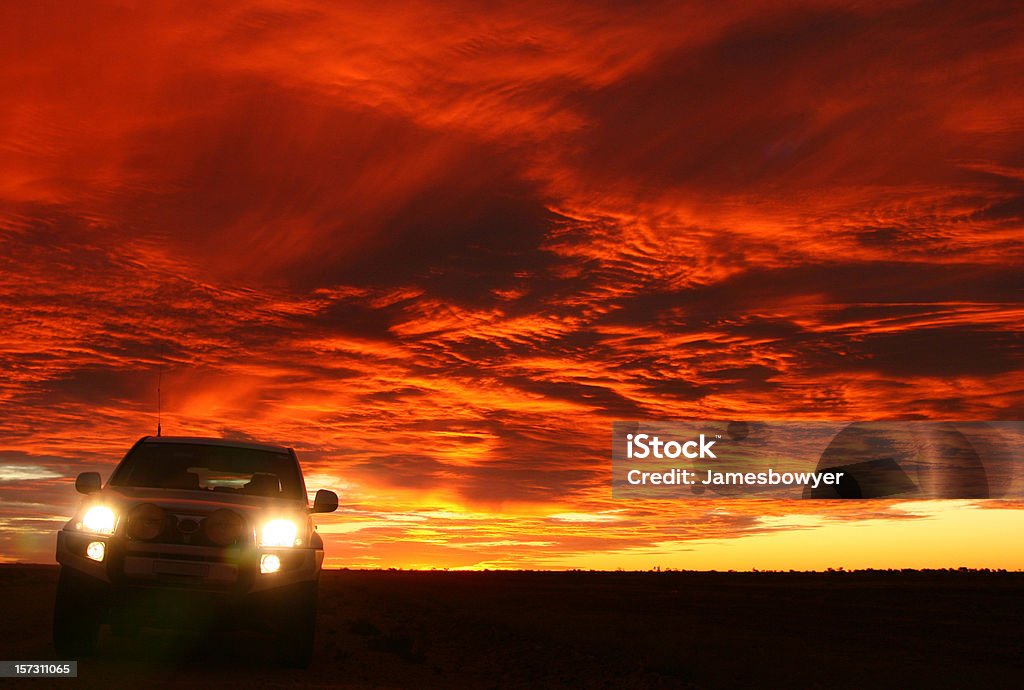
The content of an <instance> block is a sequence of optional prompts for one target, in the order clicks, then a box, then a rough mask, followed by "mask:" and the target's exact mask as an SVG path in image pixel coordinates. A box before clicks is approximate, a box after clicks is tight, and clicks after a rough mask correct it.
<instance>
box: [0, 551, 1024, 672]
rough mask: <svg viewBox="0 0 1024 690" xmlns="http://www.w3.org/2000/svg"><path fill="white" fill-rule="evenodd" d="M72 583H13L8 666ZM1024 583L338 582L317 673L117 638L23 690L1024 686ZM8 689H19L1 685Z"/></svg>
mask: <svg viewBox="0 0 1024 690" xmlns="http://www.w3.org/2000/svg"><path fill="white" fill-rule="evenodd" d="M56 581H57V569H56V567H50V566H27V565H10V566H3V567H0V605H2V611H3V616H2V617H0V659H26V660H40V659H54V658H55V657H54V653H53V649H52V647H51V645H50V616H51V613H52V604H53V595H54V589H55V586H56ZM1022 631H1024V573H995V572H993V573H988V572H945V571H937V572H936V571H930V572H855V573H687V572H661V573H597V572H560V573H545V572H482V573H471V572H436V571H430V572H407V571H329V572H324V574H323V577H322V579H321V585H320V613H319V622H318V638H317V649H316V656H315V658H314V660H313V663H312V665H311V666H310V667H309V668H308V669H304V670H300V671H296V670H290V669H286V668H280V667H278V666H277V665H276V664H275V662H274V661H273V660H272V659H273V654H272V651H273V643H272V642H270V641H268V640H264V639H261V638H259V637H255V636H252V635H236V636H228V635H223V634H221V635H217V636H214V637H213V638H209V639H204V638H199V637H196V636H190V635H181V634H168V633H166V632H160V631H144V633H143V634H141V635H138V636H137V637H134V638H130V639H125V638H117V637H114V636H112V635H111V634H110V633H109V631H106V629H105V632H104V634H103V635H102V648H101V651H100V653H99V655H98V656H97V657H96V658H93V659H88V660H82V661H81V662H80V664H79V677H78V678H77V679H76V680H56V679H46V680H19V681H9V682H12V683H13V682H17V684H18V685H19V686H21V687H40V688H41V687H70V686H75V687H89V688H105V689H109V688H121V687H218V688H267V687H270V688H273V687H302V688H321V687H353V688H414V687H416V688H422V687H438V688H450V687H472V688H549V687H566V688H575V687H593V688H620V687H626V688H686V687H696V688H705V687H706V688H715V687H794V688H832V687H857V688H861V687H872V686H874V687H1021V684H1022V679H1024V642H1022V637H1021V634H1022ZM0 682H2V681H0Z"/></svg>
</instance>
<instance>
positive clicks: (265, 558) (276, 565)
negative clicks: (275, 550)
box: [100, 553, 281, 573]
mask: <svg viewBox="0 0 1024 690" xmlns="http://www.w3.org/2000/svg"><path fill="white" fill-rule="evenodd" d="M102 557H103V556H102V555H101V556H100V558H102ZM280 569H281V559H280V558H278V557H277V556H276V555H275V554H272V553H265V554H263V555H262V556H260V572H261V573H276V572H277V571H278V570H280Z"/></svg>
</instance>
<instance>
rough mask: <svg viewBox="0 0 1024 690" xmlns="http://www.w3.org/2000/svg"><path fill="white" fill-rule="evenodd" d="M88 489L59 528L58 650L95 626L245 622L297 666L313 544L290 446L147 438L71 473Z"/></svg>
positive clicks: (316, 563) (312, 590)
mask: <svg viewBox="0 0 1024 690" xmlns="http://www.w3.org/2000/svg"><path fill="white" fill-rule="evenodd" d="M75 487H76V489H77V490H78V491H79V492H80V493H83V494H85V495H86V497H85V499H84V500H83V501H82V505H81V507H80V508H79V510H78V512H77V513H76V514H75V516H74V517H73V518H72V519H71V520H70V521H69V522H68V523H67V524H66V525H65V526H64V528H63V529H62V530H61V531H60V532H59V533H58V534H57V561H58V562H59V563H60V564H61V569H60V580H59V583H58V587H57V601H56V606H55V608H54V617H53V641H54V646H55V648H56V651H57V654H58V655H59V656H60V657H62V658H70V659H75V658H79V657H81V656H86V655H88V654H89V653H91V652H92V651H93V649H94V647H95V644H96V639H97V634H98V632H99V627H100V625H101V624H102V623H104V622H108V623H110V625H111V628H112V629H113V631H114V633H115V634H132V633H133V632H134V631H136V630H137V629H138V628H139V627H142V626H147V627H163V628H183V629H194V630H199V631H203V630H209V629H214V628H220V627H222V626H225V625H234V624H238V623H246V624H250V625H260V626H262V627H269V629H270V631H271V632H273V633H275V634H276V635H278V636H279V638H280V650H281V652H282V660H283V661H285V662H286V663H288V664H290V665H295V666H303V665H306V664H308V662H309V659H310V655H311V654H312V649H313V635H314V629H315V621H316V598H317V583H318V580H319V577H320V566H321V565H322V563H323V559H324V551H323V541H322V540H321V538H320V536H319V535H318V534H317V533H316V532H315V531H314V530H315V528H314V527H313V524H312V520H311V519H310V515H309V514H310V513H311V512H313V513H329V512H332V511H334V510H336V509H337V507H338V497H337V495H336V494H334V493H333V492H331V491H327V490H324V489H321V490H320V491H318V492H317V494H316V498H315V500H314V503H313V507H312V509H310V508H309V507H308V503H307V498H306V486H305V483H304V481H303V478H302V470H301V469H300V468H299V462H298V459H297V458H296V457H295V452H294V451H293V450H292V449H290V448H283V447H280V446H273V445H266V444H262V443H249V442H245V441H234V440H225V439H215V438H173V437H167V436H164V437H159V436H156V437H154V436H147V437H144V438H142V439H140V440H139V441H138V442H137V443H136V444H135V445H134V446H133V447H132V449H131V450H130V451H128V454H127V455H125V457H124V459H123V460H122V461H121V463H120V464H119V465H118V466H117V468H116V469H115V470H114V473H113V474H112V475H111V476H110V480H109V481H108V482H107V485H106V487H102V486H101V481H100V475H99V474H98V473H96V472H84V473H82V474H80V475H78V479H77V480H76V482H75Z"/></svg>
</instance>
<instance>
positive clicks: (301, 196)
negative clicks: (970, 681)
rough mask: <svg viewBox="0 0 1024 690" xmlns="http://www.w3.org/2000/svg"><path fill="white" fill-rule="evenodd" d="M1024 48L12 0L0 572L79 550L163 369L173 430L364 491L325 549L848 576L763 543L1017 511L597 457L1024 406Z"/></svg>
mask: <svg viewBox="0 0 1024 690" xmlns="http://www.w3.org/2000/svg"><path fill="white" fill-rule="evenodd" d="M1022 31H1024V10H1022V9H1021V8H1015V7H1012V6H1008V4H1007V3H994V4H991V5H989V4H986V3H980V4H978V3H974V4H971V5H969V6H968V5H950V4H945V3H930V2H906V3H861V4H857V5H853V6H851V5H849V4H848V3H837V2H787V3H776V4H774V5H773V7H772V8H771V9H766V8H763V7H756V6H754V5H750V4H749V3H710V4H706V5H701V4H699V3H698V4H693V3H685V4H684V3H651V4H647V5H645V6H644V7H643V8H642V9H638V8H636V7H634V6H632V5H627V4H615V3H604V4H601V3H596V4H595V3H572V2H555V3H546V4H544V5H539V4H536V3H521V4H500V5H498V6H494V7H487V8H482V7H481V6H480V5H479V4H478V3H468V2H445V3H437V2H429V3H428V2H407V3H388V2H384V3H380V2H377V3H372V4H366V5H361V6H355V5H353V4H351V3H330V2H323V3H317V2H286V1H279V2H273V1H268V2H259V3H256V2H254V3H242V4H239V3H208V4H206V5H204V7H203V10H202V12H191V11H190V10H189V9H188V8H185V7H183V6H181V5H178V4H174V3H144V4H141V5H132V4H124V3H103V2H94V3H79V4H75V5H70V6H61V7H60V8H59V9H55V8H52V7H47V6H45V5H39V4H33V3H28V4H26V3H21V4H17V3H9V6H6V7H4V8H3V10H0V82H2V83H3V85H4V86H3V87H2V88H0V169H2V170H3V173H2V174H0V367H2V371H3V376H2V377H0V500H2V501H3V503H2V504H0V522H2V523H3V525H4V530H3V533H4V534H5V535H6V536H4V537H3V541H2V543H0V546H2V551H0V553H2V557H3V558H6V559H9V560H13V559H18V558H22V559H29V560H47V559H49V558H51V553H52V533H53V529H54V528H55V527H56V526H57V525H59V523H60V518H61V517H62V516H66V515H67V514H68V513H69V512H70V511H71V510H72V507H73V505H74V497H73V495H72V493H73V492H72V488H71V483H72V479H73V477H74V475H75V474H76V473H77V472H78V471H80V470H82V469H102V470H103V471H104V472H108V471H109V469H110V467H112V466H113V464H114V463H115V462H116V461H117V460H118V459H119V458H120V456H121V455H122V454H123V453H124V451H125V450H126V449H127V448H128V447H129V446H130V444H131V442H132V441H133V440H134V439H136V438H137V437H139V436H141V435H143V434H145V433H151V432H152V431H153V430H154V429H155V421H156V420H155V408H156V381H157V378H158V376H161V377H162V389H163V410H164V428H165V429H166V430H167V431H168V432H170V433H176V434H178V433H180V434H204V435H205V434H211V435H226V436H234V437H243V438H248V437H253V438H259V439H267V440H274V441H277V442H281V443H285V444H289V445H293V446H294V447H296V449H297V450H298V451H299V453H300V455H301V457H302V459H303V461H304V464H305V465H306V468H307V472H308V473H309V474H310V476H311V479H310V482H309V484H310V487H311V488H313V489H316V488H319V487H321V486H329V487H332V488H335V489H338V490H339V491H340V493H341V494H342V503H343V510H342V512H340V513H339V514H338V515H336V516H333V517H328V518H324V520H323V521H322V525H323V530H322V531H323V532H324V533H325V535H326V537H327V538H328V540H329V542H330V546H329V556H330V563H331V564H334V565H380V566H389V565H402V566H410V565H414V566H425V567H431V566H438V567H448V566H451V567H486V566H492V567H500V566H515V567H534V566H536V567H558V566H571V565H580V566H582V567H593V566H601V567H616V566H617V565H618V564H625V565H628V566H629V567H636V566H639V565H642V566H644V567H647V566H649V565H655V564H658V563H660V564H661V565H672V564H675V565H683V566H685V565H686V564H687V563H690V564H693V565H695V566H698V565H699V566H701V567H709V566H713V565H715V564H716V563H718V564H719V565H720V567H731V566H732V565H734V564H740V565H741V566H742V567H751V564H753V565H756V562H754V561H752V560H745V559H746V556H745V555H744V554H747V555H749V554H761V555H762V556H763V554H764V553H765V552H764V551H763V550H759V549H761V547H759V546H757V544H772V543H778V544H780V548H782V549H784V550H786V552H787V553H788V554H789V556H790V557H791V558H792V559H793V560H792V562H794V563H796V564H797V565H800V564H803V565H808V566H809V567H810V566H814V567H818V566H820V565H822V562H819V561H815V560H813V559H811V560H800V558H802V556H801V555H800V553H799V552H798V551H799V550H798V548H797V546H796V543H795V542H793V543H791V542H783V541H779V542H772V541H771V540H772V539H776V538H778V539H781V538H782V537H777V536H776V535H778V534H781V533H785V534H790V533H792V534H798V533H799V534H805V535H812V534H813V535H821V536H820V537H813V538H812V537H807V538H808V539H812V541H805V542H800V543H802V544H805V545H806V544H811V543H813V544H819V545H820V543H819V542H814V541H813V539H816V538H820V539H822V540H826V539H827V536H828V535H829V534H836V535H846V534H849V533H848V532H846V531H844V530H845V529H846V527H845V526H846V525H848V524H854V523H856V524H860V525H864V526H865V527H866V528H870V526H871V525H876V526H877V529H875V528H872V529H873V531H872V534H874V535H876V536H877V537H878V538H879V539H883V540H884V539H885V534H886V531H885V530H886V529H887V527H886V526H891V529H892V532H891V534H893V535H897V534H898V535H900V537H899V538H901V539H902V538H903V535H905V534H906V533H907V532H906V530H908V529H918V530H921V532H920V533H921V534H926V533H927V534H931V532H929V531H928V530H929V529H932V528H930V527H927V525H941V524H947V523H946V522H944V521H950V522H949V523H948V524H950V525H954V524H957V525H959V524H962V525H967V524H971V525H977V524H986V525H989V528H990V529H993V530H998V529H1005V528H1006V525H1010V524H1018V523H1019V515H1021V514H1022V513H1020V512H1019V507H1014V506H1008V507H1007V508H1005V509H1002V510H991V511H974V510H973V509H972V508H969V507H963V506H959V507H958V506H953V507H933V509H932V510H931V511H930V512H928V511H925V512H924V513H921V512H912V511H906V510H903V509H902V508H900V507H899V506H896V505H894V504H885V503H879V504H872V505H870V506H864V505H856V506H850V505H844V506H835V505H830V506H827V507H822V506H820V505H816V506H807V505H803V504H801V505H786V504H764V503H760V502H759V503H757V504H756V505H746V504H744V505H731V504H725V503H723V504H721V505H720V506H719V507H717V508H713V507H709V506H710V504H701V505H699V506H692V505H686V504H684V503H679V504H661V503H659V504H646V503H624V502H621V501H619V502H616V501H613V500H612V499H611V496H610V486H609V476H610V461H609V452H610V449H609V447H608V443H609V438H610V426H611V421H612V420H613V419H631V418H632V419H638V418H653V419H679V418H702V417H703V418H728V419H734V418H743V419H756V418H776V419H778V418H832V419H856V418H871V419H875V418H941V419H952V418H959V419H977V420H985V419H1009V418H1015V417H1019V412H1020V410H1021V409H1022V405H1024V361H1022V354H1024V342H1022V338H1024V336H1022V330H1021V326H1020V324H1021V323H1022V319H1024V280H1022V279H1021V276H1022V275H1024V270H1022V269H1024V126H1022V123H1024V76H1022V75H1024V44H1022V43H1021V41H1020V39H1019V37H1020V35H1021V32H1022ZM161 372H162V373H161ZM957 516H959V517H957ZM957 520H960V521H961V522H957ZM985 520H988V521H989V522H987V523H986V522H985ZM1015 521H1017V522H1015ZM897 525H898V527H897ZM912 525H917V527H912ZM793 538H799V537H793ZM893 538H894V539H895V538H896V537H893ZM757 539H762V540H765V541H761V542H756V540H757ZM786 539H789V537H786ZM722 540H731V541H729V542H728V543H730V544H733V546H732V547H729V548H734V549H736V551H735V552H729V554H727V555H723V556H720V560H719V561H716V560H715V558H716V557H715V556H714V554H715V553H724V552H716V550H715V549H716V548H720V549H725V548H726V547H724V546H709V544H723V543H726V542H723V541H722ZM749 540H755V542H751V541H749ZM751 543H753V544H754V546H748V544H751ZM921 543H922V544H931V543H932V542H930V541H928V540H922V542H921ZM814 548H819V547H818V546H815V547H814ZM868 551H869V553H870V549H868ZM912 551H913V550H912ZM829 553H831V552H829ZM836 553H837V554H838V555H836V558H837V559H838V560H837V561H835V562H834V563H826V565H828V564H835V565H842V564H843V563H842V562H841V559H842V558H843V556H842V555H841V553H839V552H836ZM708 554H711V555H710V556H709V555H708ZM735 554H739V555H735ZM890 555H891V554H888V552H887V551H885V550H884V549H883V550H879V551H878V552H877V559H876V561H874V562H873V563H874V564H875V565H880V566H885V565H887V564H888V563H889V562H890V561H887V559H888V558H889V557H890ZM917 555H918V556H919V557H920V558H919V562H920V563H927V564H935V558H934V557H935V554H932V553H925V552H917ZM947 555H948V558H949V559H951V560H950V562H949V563H948V565H960V563H959V562H955V561H956V558H957V555H956V553H954V552H949V553H948V554H947ZM1015 557H1016V556H1015ZM659 558H660V559H661V560H660V561H659V560H658V559H659ZM990 559H991V563H992V564H999V565H1006V564H1010V565H1013V566H1015V567H1021V566H1024V563H1022V562H1020V561H1019V560H1018V561H1013V562H1012V563H1010V561H1006V560H1005V554H1003V553H996V551H995V550H993V552H992V553H991V554H990ZM1000 559H1004V560H1000ZM911 560H912V559H911ZM858 562H859V561H858ZM901 563H902V561H901ZM972 563H977V564H981V565H984V564H986V561H985V557H984V554H982V555H980V556H978V557H977V559H975V560H972ZM744 564H745V565H744Z"/></svg>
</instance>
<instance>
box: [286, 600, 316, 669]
mask: <svg viewBox="0 0 1024 690" xmlns="http://www.w3.org/2000/svg"><path fill="white" fill-rule="evenodd" d="M288 599H289V601H288V605H287V606H286V607H285V610H284V611H282V614H281V627H280V632H279V637H278V639H279V642H280V645H281V646H280V650H281V662H282V663H283V664H284V665H285V666H288V667H290V668H305V667H307V666H309V662H310V661H311V660H312V658H313V642H314V639H315V637H316V599H317V583H316V582H309V583H305V584H303V585H302V586H301V587H300V588H299V589H298V590H297V591H296V593H295V594H294V595H293V596H291V597H289V598H288Z"/></svg>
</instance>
